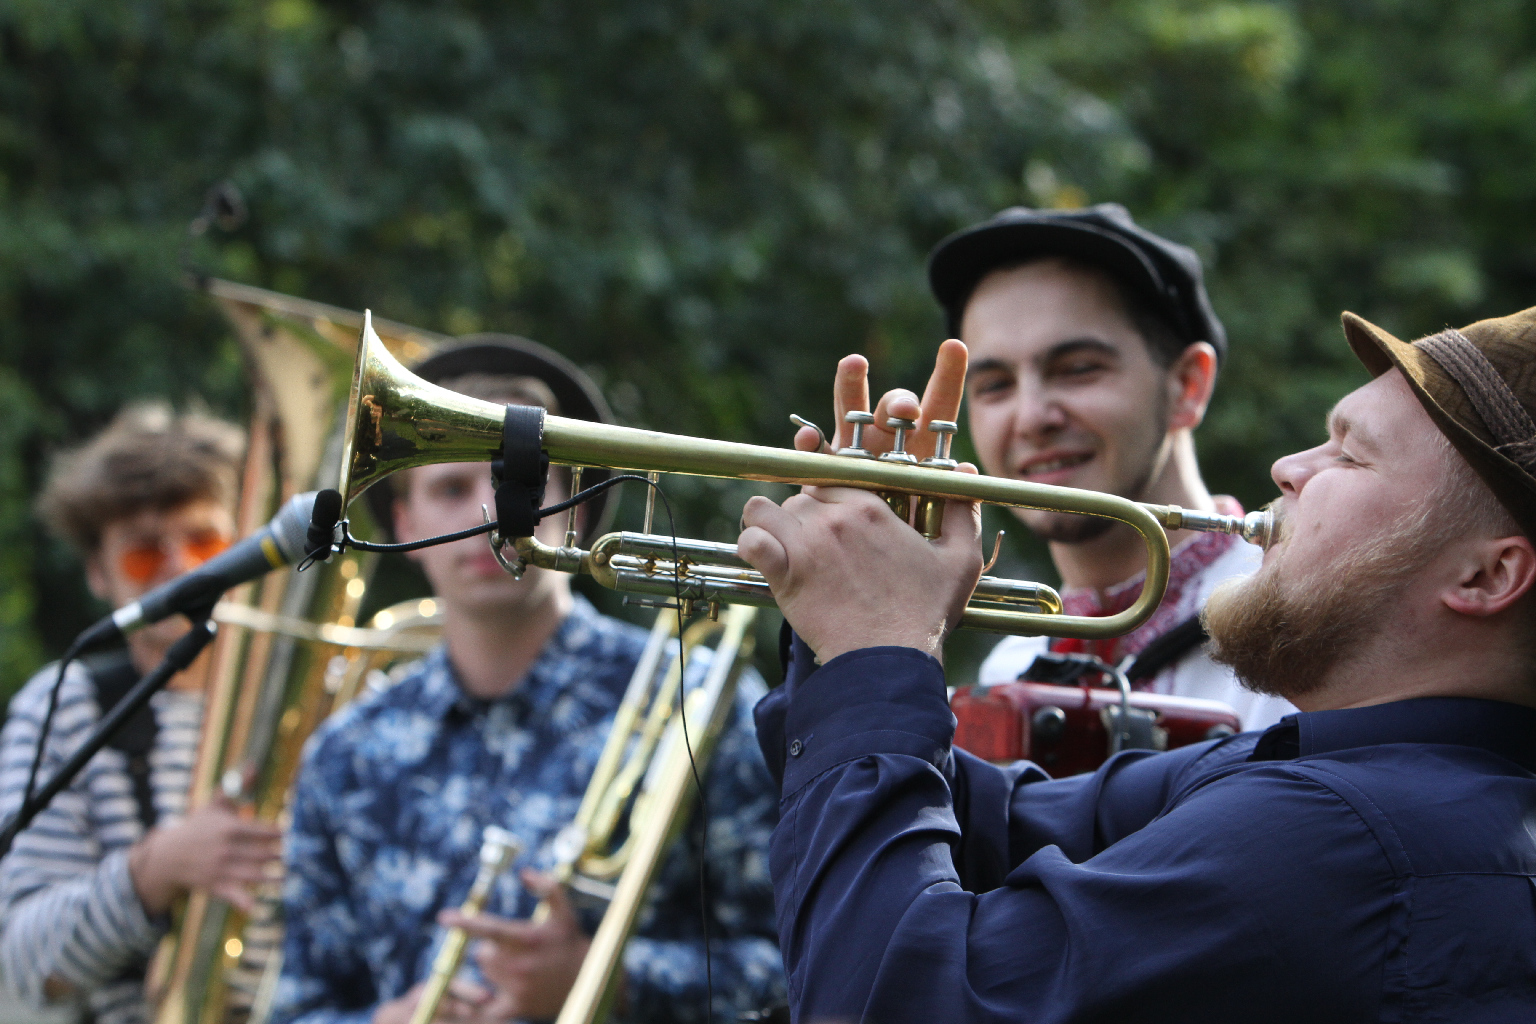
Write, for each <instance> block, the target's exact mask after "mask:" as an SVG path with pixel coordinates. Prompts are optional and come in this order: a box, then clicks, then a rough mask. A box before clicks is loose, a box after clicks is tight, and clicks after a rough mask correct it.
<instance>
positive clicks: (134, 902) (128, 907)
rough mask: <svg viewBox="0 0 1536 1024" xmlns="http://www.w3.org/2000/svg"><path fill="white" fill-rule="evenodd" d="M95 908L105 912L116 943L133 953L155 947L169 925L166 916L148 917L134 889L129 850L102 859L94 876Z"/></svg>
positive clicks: (114, 852) (167, 916) (168, 919)
mask: <svg viewBox="0 0 1536 1024" xmlns="http://www.w3.org/2000/svg"><path fill="white" fill-rule="evenodd" d="M97 885H98V889H97V891H98V905H99V906H101V907H102V909H103V910H104V911H105V912H106V916H107V920H108V921H110V922H111V924H112V926H113V928H114V929H115V931H116V933H117V936H118V938H119V940H120V941H121V942H122V943H123V944H124V945H127V946H129V947H131V948H133V949H135V950H140V951H145V950H150V949H153V948H154V945H155V943H156V942H158V941H159V940H160V936H162V935H164V934H165V931H166V928H167V926H168V925H169V923H170V918H169V915H165V914H162V915H159V916H157V917H153V918H152V917H150V916H149V914H148V913H146V912H145V910H144V901H143V900H141V899H139V893H138V890H137V889H135V888H134V887H133V875H132V873H131V872H130V871H129V870H128V850H127V849H126V848H125V849H121V850H113V851H112V852H111V853H109V854H107V855H106V856H105V857H103V858H102V859H101V867H100V869H99V873H98V874H97Z"/></svg>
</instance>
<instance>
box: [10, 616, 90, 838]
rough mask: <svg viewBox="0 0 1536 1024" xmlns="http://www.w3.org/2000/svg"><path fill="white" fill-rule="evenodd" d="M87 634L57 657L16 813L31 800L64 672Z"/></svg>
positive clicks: (83, 643)
mask: <svg viewBox="0 0 1536 1024" xmlns="http://www.w3.org/2000/svg"><path fill="white" fill-rule="evenodd" d="M88 635H89V634H86V633H82V634H81V635H80V636H77V637H75V639H74V640H73V641H72V642H71V643H70V645H69V647H68V648H67V649H66V650H65V651H64V656H63V657H61V658H60V659H59V674H58V675H57V676H55V677H54V680H53V689H52V690H50V691H49V692H48V709H47V710H46V711H44V712H43V724H42V725H40V726H38V727H37V749H36V750H34V751H33V752H32V767H31V768H29V769H28V770H27V786H26V788H25V789H23V790H22V791H21V806H20V807H18V808H17V811H18V813H19V812H20V811H21V809H22V808H25V807H26V806H27V805H28V804H29V803H31V802H32V790H33V788H34V787H35V786H36V785H37V773H38V769H40V768H41V767H42V764H43V750H44V748H45V747H46V746H47V743H48V733H49V731H50V730H51V729H52V728H53V713H54V712H55V711H57V710H58V708H59V694H60V693H61V692H62V691H63V689H64V673H65V671H66V670H68V668H69V663H70V662H72V661H74V660H75V658H77V657H78V656H79V655H80V650H81V648H83V647H85V646H86V643H85V641H86V638H87V637H88Z"/></svg>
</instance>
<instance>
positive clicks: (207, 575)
mask: <svg viewBox="0 0 1536 1024" xmlns="http://www.w3.org/2000/svg"><path fill="white" fill-rule="evenodd" d="M314 508H315V492H314V491H308V492H306V493H304V494H296V495H294V496H293V497H292V498H290V499H289V500H288V503H287V504H285V505H284V506H283V507H282V509H280V510H279V511H278V513H277V515H275V516H273V517H272V521H271V522H269V523H267V525H266V526H263V527H262V528H261V529H260V530H257V531H256V532H255V533H253V534H251V535H250V536H249V537H247V538H245V540H242V541H241V542H240V543H238V544H236V545H234V546H233V547H231V548H229V549H228V550H226V551H224V552H223V553H222V554H219V555H216V556H214V557H213V558H210V559H209V560H208V561H206V562H204V563H203V564H202V565H200V566H198V567H197V568H196V569H193V570H191V571H190V572H184V573H182V574H181V575H180V576H178V577H176V578H175V579H173V580H171V581H170V582H168V583H163V584H161V585H160V586H158V587H156V588H155V589H154V590H151V591H150V592H149V593H147V594H145V595H144V596H143V597H141V598H139V599H138V600H137V601H134V602H133V603H132V604H125V605H123V606H122V607H121V608H119V609H118V610H117V611H115V612H113V613H112V614H111V615H109V616H107V617H106V618H104V619H102V620H101V621H99V622H97V623H96V624H95V625H94V626H92V627H91V628H90V629H88V630H86V632H85V633H83V634H81V637H80V640H79V641H78V643H79V644H80V648H81V649H82V650H83V649H85V648H86V647H94V646H96V645H97V644H99V643H102V642H104V641H106V640H109V639H112V638H114V637H115V636H125V635H127V634H129V633H132V632H133V631H134V630H137V629H142V628H143V627H145V626H149V625H153V624H154V623H156V622H159V621H160V620H161V619H165V618H169V617H170V616H172V615H175V614H176V613H177V612H182V611H189V610H195V609H199V608H208V607H211V606H212V605H213V603H214V602H215V601H217V600H218V599H219V595H220V594H222V593H224V591H226V590H228V589H229V588H230V587H234V586H238V585H240V584H241V583H245V582H246V581H247V580H253V579H255V578H256V577H258V576H265V575H266V574H267V573H269V572H271V571H272V570H273V569H278V568H281V567H282V566H285V565H290V564H292V563H293V562H297V561H298V560H299V559H301V558H303V557H304V555H305V553H306V551H307V548H306V546H305V541H306V540H307V539H308V534H309V526H310V519H311V517H312V514H313V512H314Z"/></svg>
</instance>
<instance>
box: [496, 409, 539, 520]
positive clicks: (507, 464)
mask: <svg viewBox="0 0 1536 1024" xmlns="http://www.w3.org/2000/svg"><path fill="white" fill-rule="evenodd" d="M491 475H492V479H494V480H495V482H496V522H497V523H498V524H499V525H498V526H497V528H496V532H498V533H499V534H501V536H503V537H506V538H511V537H532V536H533V528H534V527H535V526H537V525H538V524H539V518H540V515H539V509H540V507H541V506H542V505H543V504H544V484H545V482H546V481H547V480H548V479H549V456H548V455H545V454H544V410H543V409H541V408H539V407H538V406H535V405H509V406H507V414H506V418H505V419H504V420H503V421H502V427H501V457H500V458H498V459H493V460H492V461H491Z"/></svg>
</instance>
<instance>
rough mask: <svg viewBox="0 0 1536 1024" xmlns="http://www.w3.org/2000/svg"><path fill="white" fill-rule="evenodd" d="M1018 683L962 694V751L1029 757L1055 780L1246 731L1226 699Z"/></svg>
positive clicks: (955, 704) (1003, 759) (958, 707)
mask: <svg viewBox="0 0 1536 1024" xmlns="http://www.w3.org/2000/svg"><path fill="white" fill-rule="evenodd" d="M1122 699H1123V698H1122V694H1121V692H1120V691H1119V690H1118V689H1108V688H1105V687H1100V686H1087V685H1082V684H1079V685H1068V686H1062V685H1053V684H1050V683H1035V682H1025V681H1019V682H1014V683H999V684H998V685H996V686H990V687H985V688H984V687H979V686H978V687H974V688H967V689H961V690H957V691H956V692H955V695H954V697H953V698H951V700H950V704H949V706H950V708H951V710H953V711H954V713H955V720H956V726H955V746H957V747H961V748H963V749H965V750H967V751H969V752H970V753H972V754H975V755H976V756H977V757H980V758H982V759H984V760H987V761H992V762H995V763H1007V762H1011V761H1018V760H1023V759H1028V760H1030V761H1033V762H1035V763H1036V764H1038V765H1039V766H1040V767H1041V768H1043V769H1045V770H1046V771H1047V772H1049V773H1050V774H1051V775H1053V776H1055V777H1056V778H1064V777H1066V776H1068V775H1077V774H1079V773H1081V772H1091V771H1093V770H1094V769H1095V768H1097V767H1098V766H1099V765H1101V764H1103V763H1104V762H1105V760H1107V759H1108V758H1109V756H1110V755H1111V754H1112V753H1114V752H1115V750H1116V749H1117V748H1118V749H1121V750H1130V749H1150V750H1171V749H1173V748H1174V747H1182V746H1185V745H1187V744H1190V743H1200V742H1202V741H1204V740H1213V739H1220V738H1221V737H1223V736H1231V735H1232V734H1233V733H1236V732H1238V731H1240V730H1241V729H1242V723H1241V722H1240V721H1239V720H1238V717H1237V715H1236V713H1234V712H1233V710H1232V709H1231V708H1230V707H1228V706H1227V705H1225V704H1223V703H1221V702H1220V701H1214V700H1201V699H1199V698H1197V697H1170V696H1167V695H1165V694H1161V693H1147V692H1133V693H1131V694H1130V697H1129V713H1128V715H1127V716H1126V722H1125V724H1124V726H1121V725H1120V715H1121V701H1122Z"/></svg>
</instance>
